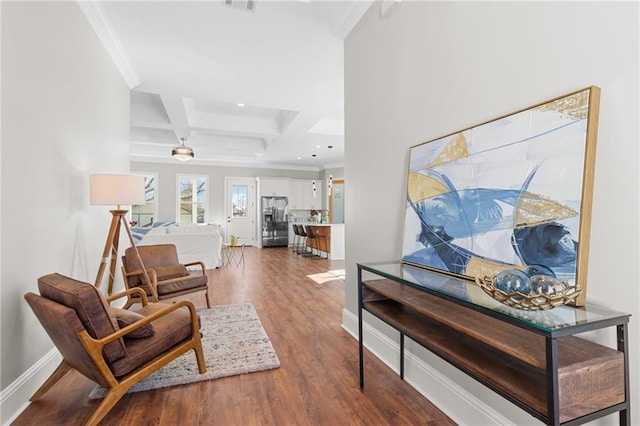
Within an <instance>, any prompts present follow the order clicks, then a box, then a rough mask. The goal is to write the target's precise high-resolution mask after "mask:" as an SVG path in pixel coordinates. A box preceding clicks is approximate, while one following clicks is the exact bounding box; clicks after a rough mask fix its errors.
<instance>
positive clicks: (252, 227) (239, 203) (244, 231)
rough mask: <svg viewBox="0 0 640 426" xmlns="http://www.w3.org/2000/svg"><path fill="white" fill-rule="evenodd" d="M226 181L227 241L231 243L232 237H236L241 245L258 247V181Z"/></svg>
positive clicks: (235, 179)
mask: <svg viewBox="0 0 640 426" xmlns="http://www.w3.org/2000/svg"><path fill="white" fill-rule="evenodd" d="M224 181H225V197H224V204H225V212H226V216H227V229H226V233H225V241H226V242H229V241H230V240H231V238H230V237H231V235H236V236H237V237H238V239H239V240H238V243H239V244H245V245H256V244H257V237H256V181H255V179H252V178H231V177H226V178H225V179H224Z"/></svg>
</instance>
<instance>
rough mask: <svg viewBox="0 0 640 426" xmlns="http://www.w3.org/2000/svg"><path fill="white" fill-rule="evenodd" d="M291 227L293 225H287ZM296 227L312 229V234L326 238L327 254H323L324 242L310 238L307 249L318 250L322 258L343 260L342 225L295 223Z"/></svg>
mask: <svg viewBox="0 0 640 426" xmlns="http://www.w3.org/2000/svg"><path fill="white" fill-rule="evenodd" d="M292 225H293V223H290V224H289V226H290V227H291V226H292ZM296 225H304V226H305V227H307V226H310V227H313V231H314V233H316V234H318V235H322V236H324V237H325V238H326V242H327V246H326V249H327V250H328V251H329V252H328V253H327V252H325V245H324V242H319V241H317V240H312V239H310V238H309V239H307V247H309V249H313V250H314V251H316V250H319V251H320V254H321V255H322V256H327V257H328V258H329V259H333V260H338V259H344V223H296ZM291 234H293V230H291ZM318 246H319V247H318Z"/></svg>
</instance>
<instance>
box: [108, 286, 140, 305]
mask: <svg viewBox="0 0 640 426" xmlns="http://www.w3.org/2000/svg"><path fill="white" fill-rule="evenodd" d="M134 293H138V296H139V297H140V299H142V306H147V304H148V303H149V302H148V301H147V293H145V292H144V290H143V289H141V288H140V287H133V288H130V289H127V290H124V291H121V292H120V293H116V294H113V295H111V296H109V297H107V303H109V304H111V302H113V301H114V300H118V299H121V298H123V297H125V296H126V297H129V296H130V295H132V294H134Z"/></svg>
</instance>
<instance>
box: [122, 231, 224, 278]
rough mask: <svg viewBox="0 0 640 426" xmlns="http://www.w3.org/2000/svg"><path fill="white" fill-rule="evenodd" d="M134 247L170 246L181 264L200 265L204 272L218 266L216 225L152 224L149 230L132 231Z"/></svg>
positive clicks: (219, 238)
mask: <svg viewBox="0 0 640 426" xmlns="http://www.w3.org/2000/svg"><path fill="white" fill-rule="evenodd" d="M132 233H133V236H134V241H135V242H136V245H139V246H140V245H144V246H149V245H155V244H174V245H175V246H176V250H177V251H178V259H179V260H180V262H181V263H189V262H197V261H201V262H203V263H204V266H205V268H206V269H215V268H218V267H220V266H221V265H222V233H221V230H220V225H215V224H209V225H195V224H187V225H182V224H175V223H173V222H165V223H156V224H154V226H153V227H151V228H132Z"/></svg>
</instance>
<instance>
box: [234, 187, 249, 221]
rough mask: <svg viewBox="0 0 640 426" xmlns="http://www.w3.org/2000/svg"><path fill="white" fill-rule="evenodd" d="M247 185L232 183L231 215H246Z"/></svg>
mask: <svg viewBox="0 0 640 426" xmlns="http://www.w3.org/2000/svg"><path fill="white" fill-rule="evenodd" d="M248 194H249V187H247V185H233V186H232V188H231V205H232V206H233V211H232V213H231V214H232V215H233V217H247V199H248V198H249V196H248Z"/></svg>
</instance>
